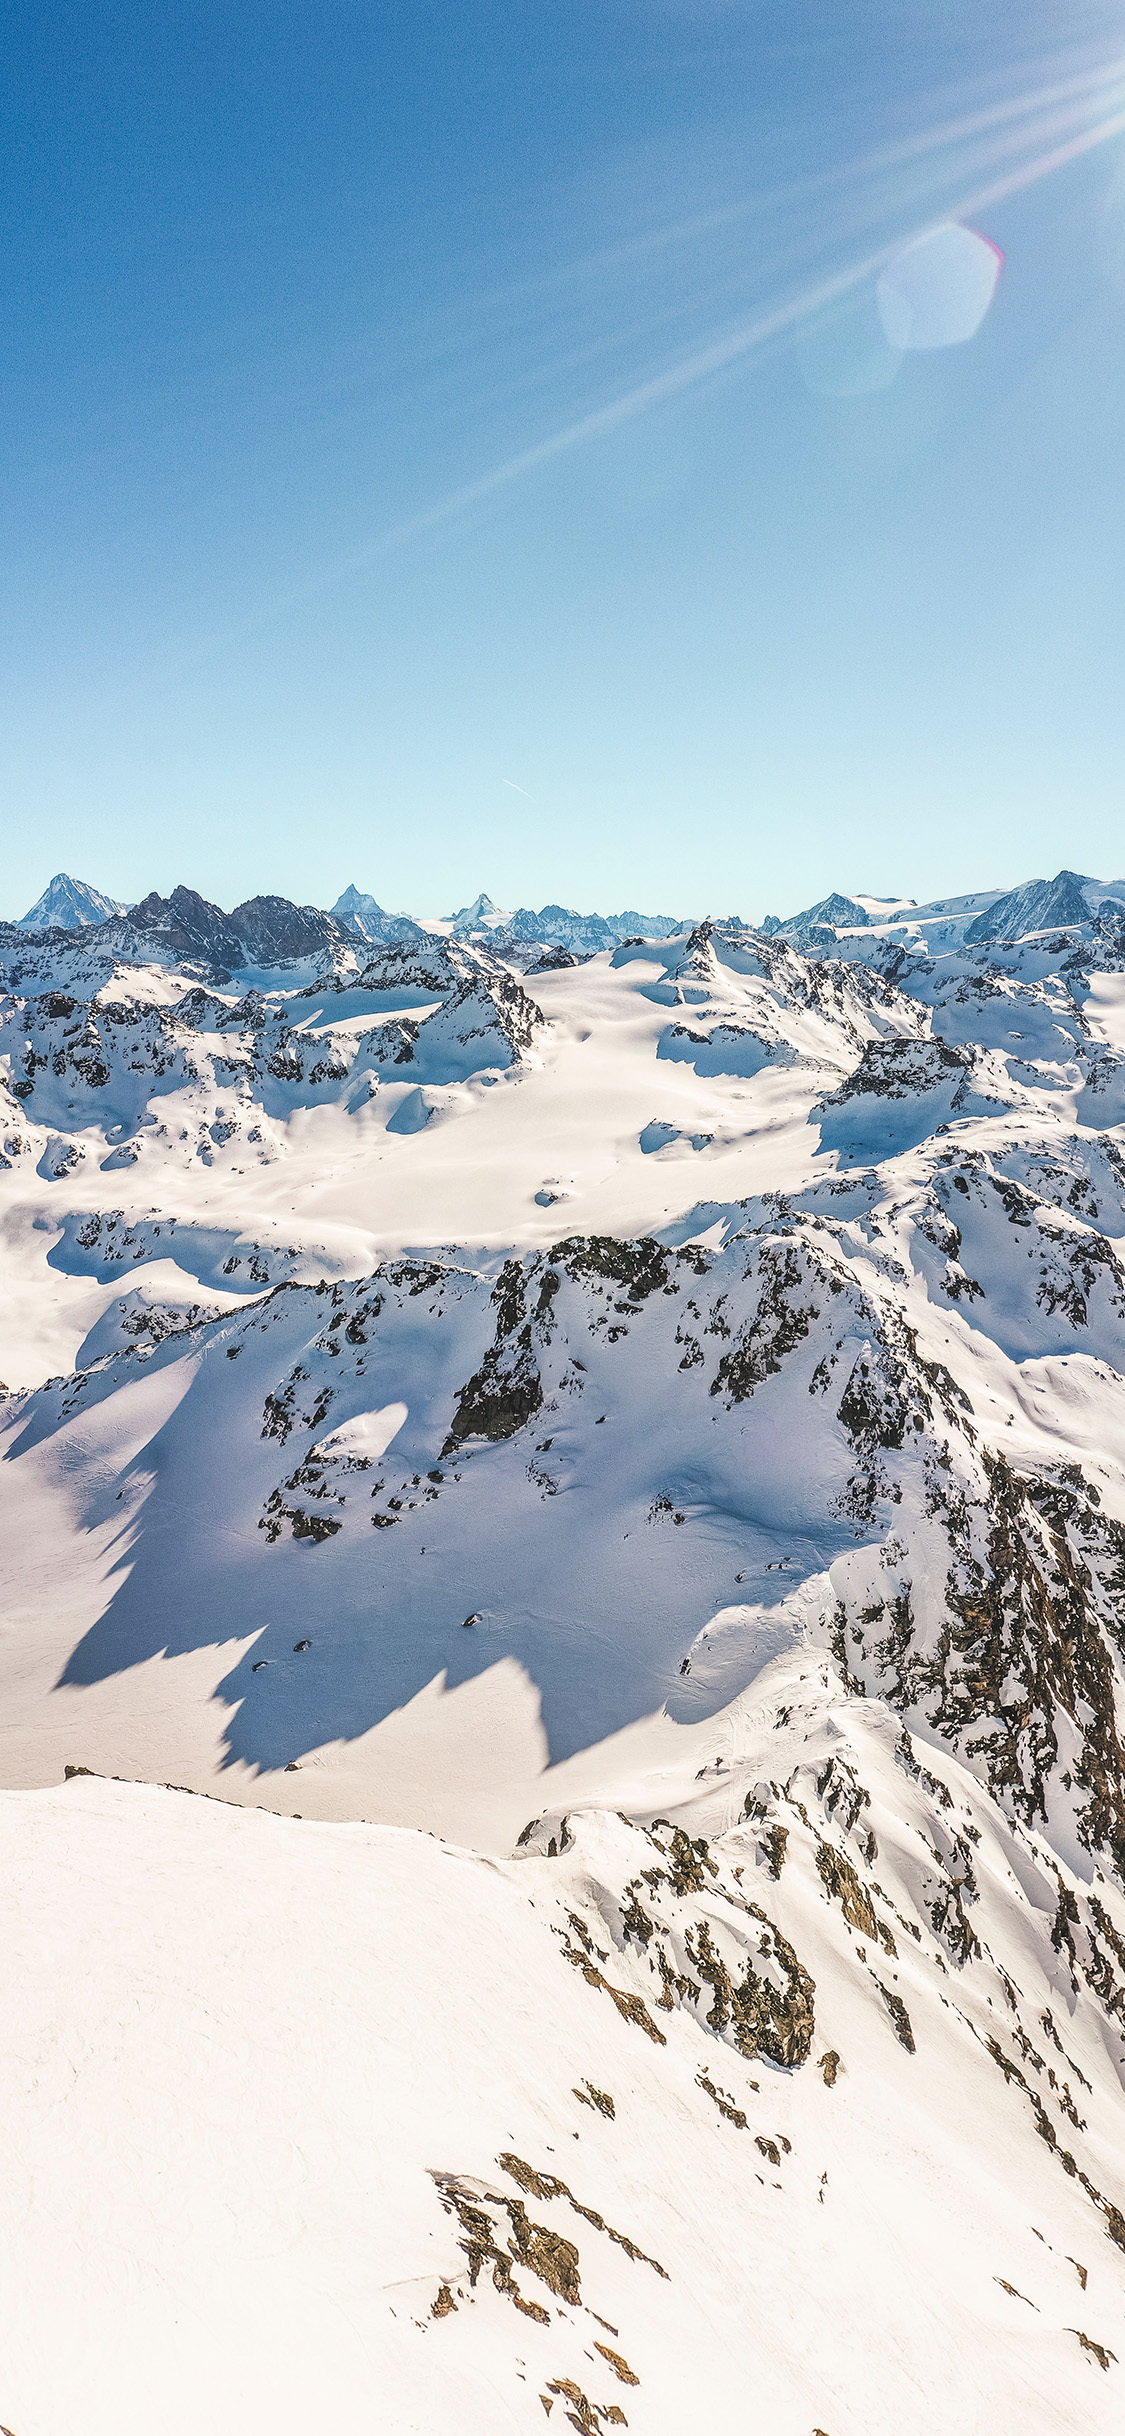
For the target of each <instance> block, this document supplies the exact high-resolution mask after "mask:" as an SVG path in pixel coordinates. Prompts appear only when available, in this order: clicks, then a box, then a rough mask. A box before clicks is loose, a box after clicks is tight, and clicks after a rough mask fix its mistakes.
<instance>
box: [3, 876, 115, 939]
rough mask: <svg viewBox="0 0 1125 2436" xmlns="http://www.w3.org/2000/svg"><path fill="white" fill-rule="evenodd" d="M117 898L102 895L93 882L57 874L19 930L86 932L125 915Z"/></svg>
mask: <svg viewBox="0 0 1125 2436" xmlns="http://www.w3.org/2000/svg"><path fill="white" fill-rule="evenodd" d="M124 911H125V907H124V906H123V905H119V904H118V901H117V898H116V897H106V896H103V895H102V892H101V889H100V888H92V887H91V885H90V882H89V880H72V878H71V876H70V873H69V871H56V873H55V876H54V879H53V880H50V881H49V882H48V884H47V886H46V888H45V889H44V890H43V894H42V896H40V897H36V900H35V903H34V905H32V906H31V907H30V909H29V911H28V912H27V913H25V914H24V915H23V916H22V917H21V919H20V920H19V921H18V922H17V924H16V929H17V930H86V929H88V928H89V927H90V925H91V924H92V923H95V922H108V921H109V919H110V917H111V915H113V914H120V913H124Z"/></svg>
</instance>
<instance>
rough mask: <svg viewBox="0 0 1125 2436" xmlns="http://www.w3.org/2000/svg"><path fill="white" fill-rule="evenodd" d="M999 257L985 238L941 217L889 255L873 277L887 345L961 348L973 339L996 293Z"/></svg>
mask: <svg viewBox="0 0 1125 2436" xmlns="http://www.w3.org/2000/svg"><path fill="white" fill-rule="evenodd" d="M1003 261H1004V257H1003V255H1002V253H1001V251H1000V248H999V246H998V245H993V243H992V240H991V238H989V237H982V236H980V235H979V233H978V231H977V230H976V229H975V228H963V227H962V226H961V223H960V222H959V221H957V220H947V221H946V222H945V224H944V226H942V227H941V228H935V229H931V230H930V231H929V232H928V234H927V235H926V236H924V237H919V238H917V239H916V240H915V242H914V244H913V245H907V246H904V247H903V250H902V252H901V253H900V254H896V255H894V257H893V259H892V260H891V261H890V262H888V264H887V266H886V269H885V270H884V271H882V272H881V273H880V276H879V279H878V280H877V282H876V288H875V295H876V301H877V303H878V307H879V319H880V321H881V322H882V325H883V334H884V336H885V338H886V341H887V345H888V346H889V347H895V348H898V349H899V350H900V351H901V352H904V353H905V352H908V351H911V350H919V351H921V350H925V349H929V348H933V347H961V346H964V344H965V341H966V339H970V338H975V337H976V334H977V331H978V330H979V328H980V326H981V323H982V321H983V320H984V317H985V314H986V313H987V311H988V308H989V306H990V304H991V302H992V299H993V297H994V296H995V294H996V287H997V282H998V280H999V277H1000V272H1001V268H1002V266H1003Z"/></svg>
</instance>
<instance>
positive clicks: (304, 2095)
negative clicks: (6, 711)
mask: <svg viewBox="0 0 1125 2436" xmlns="http://www.w3.org/2000/svg"><path fill="white" fill-rule="evenodd" d="M59 885H60V884H59V883H52V887H53V888H55V887H56V886H59ZM67 887H68V888H71V889H74V888H76V887H77V884H75V883H67ZM50 894H51V892H50V891H48V892H47V895H48V896H50ZM77 901H78V900H76V899H75V898H73V897H65V898H64V897H63V896H61V895H60V897H59V898H58V899H57V900H56V902H57V903H58V904H59V905H61V906H62V907H63V910H64V911H65V909H66V905H67V904H69V905H71V906H72V907H73V905H74V904H75V903H76V902H77ZM103 903H104V901H103ZM33 910H34V909H33ZM90 910H91V901H90V900H88V901H87V911H90ZM92 910H93V912H94V913H96V914H97V915H98V918H97V919H93V918H91V919H89V920H85V921H80V920H79V919H78V918H77V917H75V919H73V920H71V921H68V922H65V923H64V922H61V921H59V920H57V919H52V921H51V922H50V924H49V925H48V927H46V928H42V927H38V926H36V925H32V926H31V927H26V926H24V925H18V924H10V925H3V926H0V1246H2V1250H0V1263H2V1273H3V1281H4V1288H5V1294H4V1300H3V1304H2V1305H0V1372H2V1373H3V1376H4V1378H5V1379H6V1381H7V1391H6V1393H5V1394H4V1396H3V1399H2V1400H0V1613H2V1616H3V1628H2V1630H0V1787H2V1790H0V1810H2V1813H3V1821H4V1830H5V1855H6V1868H5V1878H4V1901H5V1930H4V1953H5V1972H6V1989H7V1996H6V2004H5V2012H4V2020H3V2023H2V2024H0V2081H2V2084H3V2087H4V2088H5V2090H6V2091H7V2093H8V2101H9V2102H8V2104H7V2105H6V2106H5V2107H3V2108H0V2164H2V2170H3V2177H4V2189H5V2194H6V2206H5V2210H4V2212H3V2219H2V2226H0V2255H2V2259H3V2270H2V2273H0V2294H2V2295H3V2299H2V2300H0V2321H2V2322H3V2325H4V2331H5V2342H4V2344H3V2345H2V2346H0V2419H2V2421H3V2424H4V2426H5V2427H6V2428H8V2427H10V2428H11V2429H13V2430H16V2431H23V2430H26V2431H32V2430H36V2431H42V2436H63V2431H64V2430H65V2431H67V2436H69V2432H70V2431H72V2430H73V2429H74V2428H76V2427H79V2426H81V2428H82V2429H83V2431H84V2436H86V2432H87V2431H89V2432H90V2436H108V2431H109V2430H110V2429H113V2430H114V2431H115V2432H116V2436H120V2431H121V2430H123V2429H124V2430H126V2431H128V2436H132V2432H133V2431H134V2430H137V2431H140V2430H142V2429H147V2427H148V2426H150V2425H151V2424H152V2420H153V2415H154V2410H155V2412H156V2414H157V2416H158V2417H159V2421H160V2425H161V2428H162V2429H168V2430H170V2431H171V2432H172V2436H187V2432H188V2431H189V2430H191V2431H194V2430H195V2429H197V2428H198V2427H199V2426H200V2425H204V2424H206V2425H208V2426H211V2425H216V2424H218V2425H223V2426H225V2425H230V2426H232V2427H237V2428H240V2429H241V2428H245V2429H247V2430H250V2431H253V2436H257V2431H258V2429H259V2428H261V2429H263V2430H264V2429H265V2428H266V2427H267V2426H269V2427H270V2429H271V2430H273V2429H279V2430H281V2431H282V2432H283V2436H290V2431H292V2432H293V2436H296V2431H297V2430H298V2429H299V2428H302V2429H303V2428H304V2427H306V2426H307V2425H309V2424H310V2423H316V2424H322V2423H323V2424H326V2425H330V2426H331V2428H332V2429H333V2431H334V2436H360V2431H366V2430H368V2429H369V2428H370V2426H371V2424H372V2416H373V2413H374V2416H375V2418H376V2420H377V2422H378V2424H380V2425H385V2426H387V2427H389V2428H392V2429H394V2430H395V2431H396V2436H397V2431H398V2430H400V2429H401V2430H403V2431H404V2436H405V2432H406V2431H411V2432H415V2431H416V2432H417V2436H438V2431H439V2430H442V2431H446V2430H449V2429H456V2430H457V2431H458V2432H459V2436H460V2431H462V2430H465V2431H467V2432H468V2436H494V2431H496V2430H513V2431H517V2432H518V2436H523V2432H524V2431H530V2430H532V2429H534V2428H539V2427H541V2426H542V2425H543V2422H544V2420H545V2419H546V2420H548V2421H550V2422H551V2424H552V2425H553V2426H562V2427H563V2428H567V2427H570V2428H575V2429H578V2430H580V2431H583V2432H584V2436H602V2431H604V2430H607V2429H609V2428H611V2427H617V2426H621V2425H625V2426H627V2427H628V2428H629V2429H630V2430H631V2431H633V2436H637V2432H638V2431H639V2432H640V2436H682V2431H683V2430H684V2429H685V2428H688V2427H692V2426H694V2425H695V2424H696V2422H697V2420H699V2419H701V2418H703V2417H704V2416H708V2417H709V2416H711V2415H715V2414H721V2415H723V2416H724V2417H727V2418H731V2419H732V2420H740V2419H742V2418H745V2417H746V2416H747V2415H748V2414H749V2416H750V2419H751V2424H753V2425H760V2426H761V2427H762V2428H763V2429H768V2430H769V2431H770V2436H775V2432H776V2436H861V2432H862V2436H900V2432H901V2430H902V2428H903V2427H904V2426H909V2427H910V2428H911V2429H916V2430H918V2431H920V2432H921V2436H946V2431H947V2430H948V2429H949V2428H950V2426H955V2427H958V2428H963V2429H965V2430H967V2431H971V2432H972V2436H977V2432H978V2431H979V2436H984V2431H985V2430H986V2429H991V2428H992V2427H993V2426H999V2427H1008V2426H1010V2427H1012V2428H1018V2429H1019V2430H1020V2431H1021V2436H1024V2431H1029V2432H1030V2436H1055V2432H1056V2431H1059V2430H1074V2431H1078V2430H1083V2431H1094V2436H1102V2432H1103V2431H1104V2436H1110V2431H1114V2432H1115V2431H1116V2429H1117V2427H1118V2426H1119V2424H1120V2417H1121V2378H1122V2376H1123V2375H1125V2170H1123V2166H1122V2157H1123V2155H1125V887H1123V885H1122V884H1121V883H1115V882H1107V883H1102V882H1099V881H1094V880H1090V879H1088V878H1085V877H1084V876H1082V875H1079V874H1075V873H1071V872H1069V871H1064V872H1061V873H1059V874H1058V875H1057V876H1056V878H1055V879H1053V880H1049V881H1033V882H1029V883H1026V884H1025V885H1023V886H1021V887H1019V888H1015V889H1012V890H1010V891H1003V892H1002V891H994V892H977V893H976V894H972V893H969V894H967V895H960V896H956V895H953V896H949V897H946V898H943V899H940V900H936V901H934V902H933V903H932V904H929V905H924V906H916V905H910V904H908V903H905V902H904V901H903V900H901V899H893V898H874V897H871V896H867V895H860V896H832V897H828V898H825V899H822V900H821V901H820V902H819V904H817V905H814V906H810V907H809V908H807V909H806V910H805V911H804V912H803V913H801V914H800V915H797V916H794V917H792V918H791V919H790V920H787V921H784V922H783V921H781V920H777V921H775V922H772V923H763V924H762V926H761V927H759V928H751V927H749V926H747V925H745V924H743V923H742V922H740V921H738V920H736V919H735V918H733V917H724V918H720V919H718V920H709V919H701V920H699V921H697V922H685V923H682V924H679V925H671V926H669V927H663V926H662V925H661V924H660V923H658V922H657V921H655V919H654V918H651V917H649V918H647V919H646V917H644V916H643V915H634V914H628V915H622V916H620V917H618V918H617V922H618V923H619V924H620V925H621V926H624V925H626V924H627V925H628V927H627V928H624V927H623V935H622V936H620V937H617V936H616V935H614V937H613V938H612V940H610V941H608V942H603V943H602V944H601V945H599V946H597V947H592V946H590V945H588V944H581V945H576V944H574V939H575V937H577V935H578V934H577V933H574V934H572V935H571V936H570V937H569V938H568V937H566V936H563V935H561V922H562V918H563V915H564V913H565V909H563V908H559V907H555V906H549V907H546V908H544V909H543V911H542V913H541V914H539V915H528V916H527V917H526V920H527V922H528V923H539V924H540V925H541V926H542V929H543V934H544V935H543V936H542V937H538V936H537V937H532V936H531V935H530V932H529V931H527V930H526V929H525V930H524V931H522V932H520V933H519V935H517V926H518V925H520V924H522V923H523V922H524V919H525V918H524V916H523V915H521V914H519V913H506V912H504V911H503V910H502V909H498V908H497V907H496V906H495V905H492V904H491V903H490V902H489V901H488V900H487V899H486V898H483V897H481V898H478V899H477V900H476V901H475V902H474V903H473V904H472V905H470V906H467V907H464V908H461V909H460V911H459V912H457V913H455V914H451V915H447V916H444V917H440V918H439V917H435V918H434V919H433V920H432V921H428V922H425V923H423V922H421V921H419V922H414V921H413V920H408V918H407V917H402V916H394V915H392V914H389V913H386V912H384V910H383V909H382V908H381V907H380V905H379V904H378V902H377V901H376V900H375V899H373V898H371V897H370V896H364V895H362V894H361V892H359V891H358V890H357V889H349V890H345V892H344V894H343V896H342V897H339V898H338V899H337V901H336V903H335V905H334V906H333V908H332V909H331V910H330V911H329V910H324V909H318V908H316V907H312V906H308V907H297V906H293V905H291V904H290V903H289V902H288V901H287V900H284V899H281V898H277V897H270V896H257V897H253V898H250V899H248V900H246V901H245V902H244V903H242V904H241V905H239V906H236V907H235V908H234V909H233V910H232V911H231V912H229V913H227V912H224V911H223V910H222V909H220V908H219V907H216V906H214V905H211V904H209V903H207V902H206V901H205V900H204V899H203V898H201V897H199V896H198V895H196V894H195V893H194V892H193V891H191V890H189V889H187V888H177V889H175V890H173V892H172V894H171V895H170V896H169V897H167V898H165V897H161V896H159V895H156V894H153V895H150V896H148V897H146V898H143V899H142V900H141V901H140V902H139V903H138V904H136V905H134V906H133V907H131V908H129V909H121V908H113V909H112V910H111V911H109V912H108V913H105V912H103V911H102V910H101V908H100V907H99V906H96V905H95V906H93V908H92ZM599 918H600V917H579V916H577V915H567V916H566V919H567V920H570V921H572V922H573V923H575V924H576V925H578V926H579V930H581V927H582V923H583V922H589V923H593V922H594V921H596V920H598V919H599ZM361 924H362V925H367V926H369V927H367V928H361ZM382 924H388V925H391V926H392V927H391V928H390V929H389V930H388V931H387V932H384V931H383V930H382V929H381V928H380V925H382ZM614 928H615V930H616V925H615V926H614ZM586 937H587V939H588V937H589V931H588V930H587V932H586ZM154 2397H155V2400H154Z"/></svg>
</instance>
